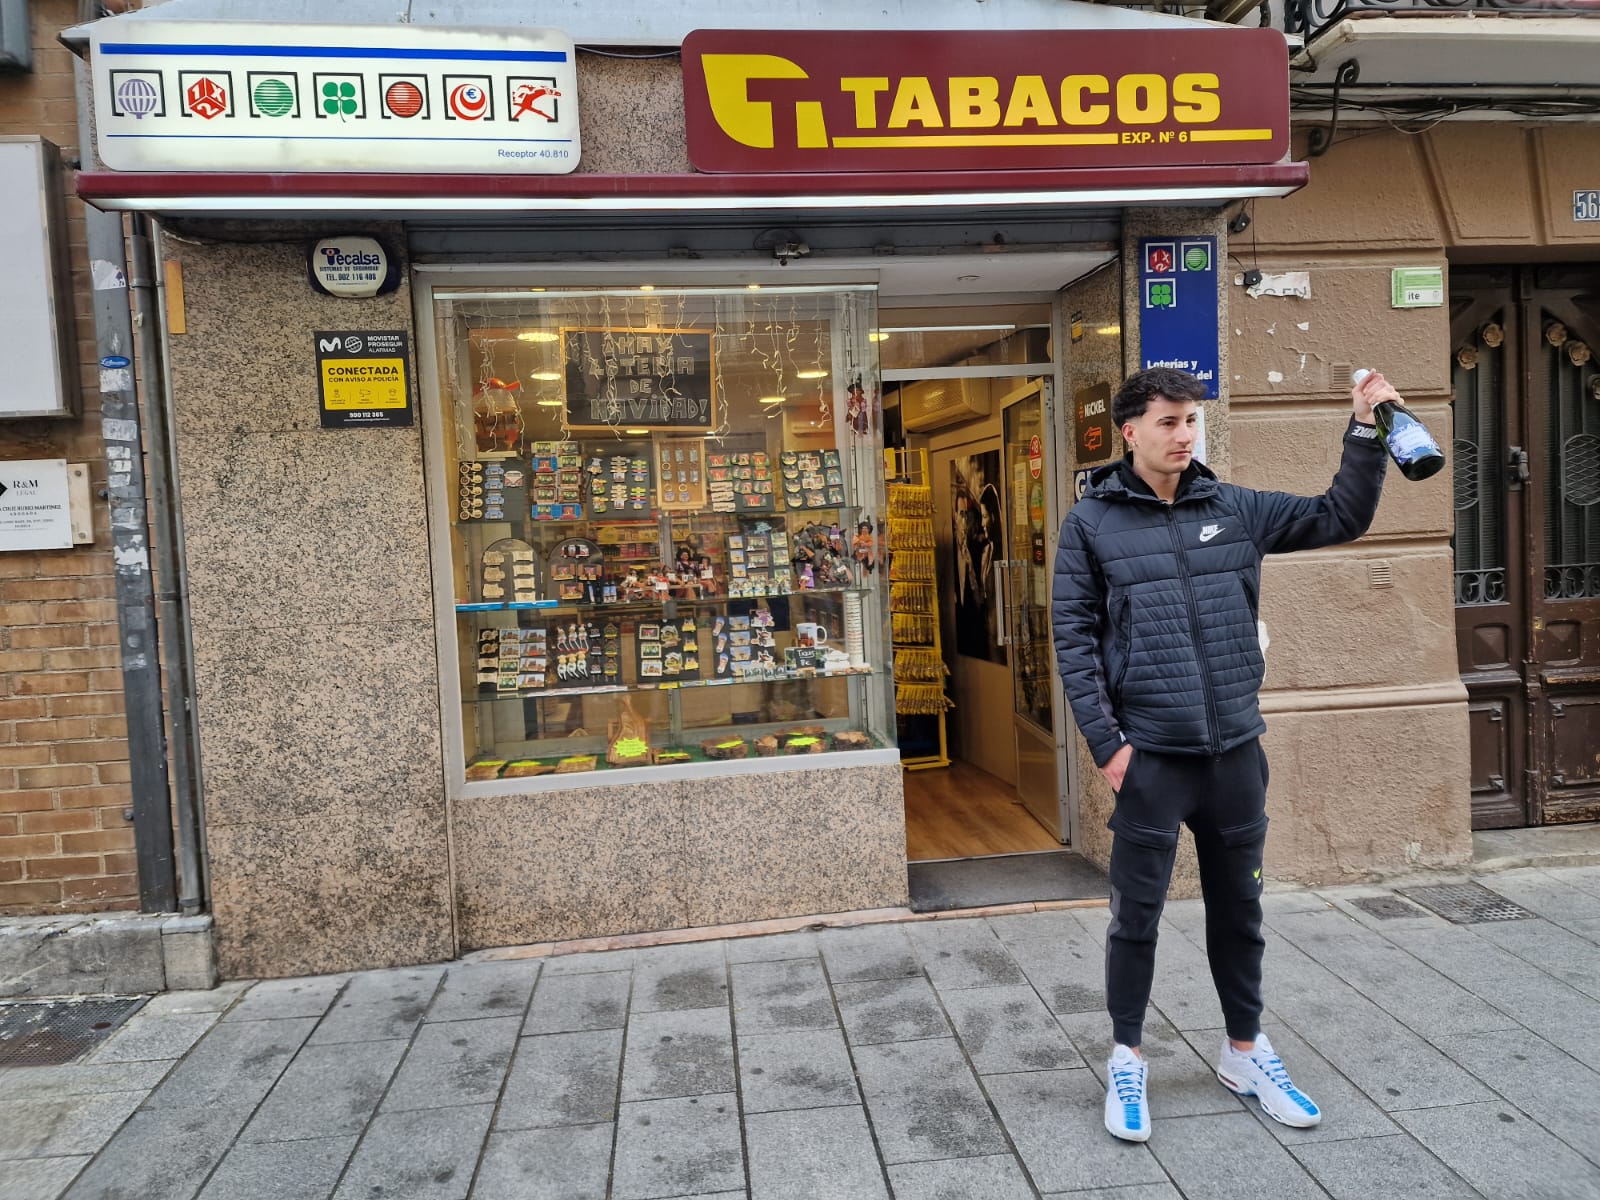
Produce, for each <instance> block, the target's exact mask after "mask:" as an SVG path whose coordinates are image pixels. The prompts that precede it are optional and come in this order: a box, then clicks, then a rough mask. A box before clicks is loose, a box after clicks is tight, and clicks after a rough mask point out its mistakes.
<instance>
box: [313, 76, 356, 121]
mask: <svg viewBox="0 0 1600 1200" xmlns="http://www.w3.org/2000/svg"><path fill="white" fill-rule="evenodd" d="M359 107H360V105H359V104H357V103H356V85H355V84H353V83H335V82H333V81H331V80H330V81H329V82H327V83H325V84H323V85H322V111H323V112H325V113H327V114H328V116H330V117H353V116H355V115H356V110H357V109H358V108H359Z"/></svg>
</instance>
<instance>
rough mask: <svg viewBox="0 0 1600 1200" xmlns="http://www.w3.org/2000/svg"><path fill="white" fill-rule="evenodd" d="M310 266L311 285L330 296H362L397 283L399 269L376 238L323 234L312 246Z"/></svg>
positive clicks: (386, 288)
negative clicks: (333, 236)
mask: <svg viewBox="0 0 1600 1200" xmlns="http://www.w3.org/2000/svg"><path fill="white" fill-rule="evenodd" d="M310 270H311V285H312V286H313V287H314V288H316V290H317V291H319V292H324V293H326V294H327V295H329V296H343V297H346V298H352V299H353V298H364V297H368V296H378V295H383V294H386V293H388V292H392V291H394V290H395V289H396V288H397V287H399V286H400V272H399V271H397V270H395V268H394V263H393V261H392V260H391V259H390V258H389V252H388V251H387V250H385V249H384V248H383V246H382V244H381V243H380V242H378V241H377V239H375V238H369V237H338V238H323V239H322V240H321V241H320V242H318V243H317V244H316V245H315V246H313V247H311V254H310Z"/></svg>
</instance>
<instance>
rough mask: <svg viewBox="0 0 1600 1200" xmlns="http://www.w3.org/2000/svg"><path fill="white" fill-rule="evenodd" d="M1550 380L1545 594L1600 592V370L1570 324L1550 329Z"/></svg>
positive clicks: (1588, 596)
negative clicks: (1569, 331) (1572, 334)
mask: <svg viewBox="0 0 1600 1200" xmlns="http://www.w3.org/2000/svg"><path fill="white" fill-rule="evenodd" d="M1544 353H1545V359H1546V361H1545V368H1546V371H1545V377H1546V378H1547V379H1548V380H1549V381H1550V395H1549V399H1548V403H1549V414H1550V415H1549V424H1550V441H1549V456H1550V457H1549V462H1550V466H1551V469H1550V471H1549V472H1548V475H1547V481H1546V484H1545V497H1544V501H1545V518H1544V546H1545V551H1544V594H1545V599H1547V600H1592V599H1595V598H1597V597H1600V371H1597V370H1596V369H1595V362H1594V359H1593V357H1592V355H1591V352H1590V349H1589V347H1588V346H1587V345H1586V344H1584V343H1583V342H1580V341H1576V340H1573V339H1572V338H1571V337H1570V336H1569V335H1568V334H1567V332H1566V329H1565V326H1563V325H1561V324H1559V323H1558V322H1550V323H1549V324H1548V325H1547V328H1546V334H1545V344H1544Z"/></svg>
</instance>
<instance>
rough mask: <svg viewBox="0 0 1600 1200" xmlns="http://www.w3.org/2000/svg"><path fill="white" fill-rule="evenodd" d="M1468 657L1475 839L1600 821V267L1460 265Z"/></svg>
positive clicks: (1462, 631)
mask: <svg viewBox="0 0 1600 1200" xmlns="http://www.w3.org/2000/svg"><path fill="white" fill-rule="evenodd" d="M1451 293H1452V320H1451V334H1452V338H1453V344H1454V352H1453V363H1452V371H1453V381H1454V394H1455V416H1454V420H1455V438H1454V440H1455V447H1454V462H1455V467H1454V469H1455V506H1456V514H1455V516H1456V520H1455V537H1454V547H1455V558H1456V562H1455V567H1456V572H1455V578H1456V630H1457V648H1458V653H1459V658H1460V666H1461V672H1462V678H1463V680H1464V682H1465V683H1466V685H1467V691H1468V695H1469V698H1470V703H1469V711H1470V713H1471V722H1472V791H1473V827H1474V828H1479V829H1482V828H1495V827H1504V826H1513V825H1539V824H1556V823H1565V822H1572V821H1591V820H1595V819H1596V818H1600V369H1597V366H1596V363H1595V359H1594V349H1595V348H1597V347H1600V268H1595V267H1539V268H1531V267H1529V268H1520V269H1500V270H1488V269H1466V268H1463V269H1458V270H1457V271H1455V272H1454V273H1453V276H1452V284H1451Z"/></svg>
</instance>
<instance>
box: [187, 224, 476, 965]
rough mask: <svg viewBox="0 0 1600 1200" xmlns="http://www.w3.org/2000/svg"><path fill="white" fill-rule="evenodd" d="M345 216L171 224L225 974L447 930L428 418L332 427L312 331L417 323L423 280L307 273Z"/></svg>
mask: <svg viewBox="0 0 1600 1200" xmlns="http://www.w3.org/2000/svg"><path fill="white" fill-rule="evenodd" d="M335 231H336V230H329V229H320V228H319V229H309V228H304V229H302V228H296V229H290V230H279V231H274V232H272V233H266V234H264V233H263V231H261V230H260V229H259V228H255V229H251V230H249V231H248V233H245V232H244V231H241V230H239V229H237V228H236V227H229V226H223V225H217V226H208V227H194V226H190V227H186V228H185V230H184V231H183V234H182V237H181V238H180V237H167V238H165V239H164V240H163V243H162V248H163V254H164V256H165V257H166V258H167V259H169V260H176V261H177V262H178V263H179V264H180V266H181V268H182V271H183V281H184V288H185V294H186V311H185V314H184V315H185V318H186V321H187V326H188V332H187V333H184V334H176V335H172V336H171V337H170V339H169V342H170V346H171V354H170V370H171V381H172V392H173V405H174V410H175V415H176V422H175V424H176V435H175V442H176V452H177V457H178V471H179V492H180V498H181V504H182V519H183V528H184V537H185V545H186V555H187V569H188V586H189V597H190V619H191V625H192V630H193V637H194V647H195V676H196V719H197V722H198V725H199V740H200V755H201V768H202V775H203V779H204V782H205V805H206V827H207V846H208V854H209V862H210V870H211V881H212V896H213V905H214V909H215V915H216V922H217V938H218V962H219V966H220V968H221V971H222V973H223V974H224V975H225V976H232V977H239V976H257V977H259V976H273V975H290V974H300V973H304V972H321V971H339V970H354V969H360V968H367V967H380V966H387V965H393V964H398V963H412V962H420V961H426V960H429V959H439V958H445V957H448V956H449V955H450V954H451V953H452V952H453V950H454V943H453V938H452V933H451V914H450V894H449V884H448V871H447V865H446V864H447V860H448V853H447V848H446V825H445V805H444V777H443V769H442V749H441V745H440V732H439V728H440V721H439V698H438V697H439V687H438V671H437V668H436V666H435V663H436V657H435V653H434V640H433V611H432V595H431V591H430V585H429V578H430V565H429V559H428V539H427V517H426V509H425V505H424V496H423V474H422V451H421V430H420V423H419V425H417V426H413V427H412V428H409V429H370V430H324V429H322V428H320V422H319V417H318V406H317V374H316V361H315V347H314V343H313V337H312V334H313V331H315V330H328V329H357V330H360V329H406V330H410V329H411V324H412V321H411V307H410V306H411V296H410V290H409V288H407V287H402V288H401V289H400V290H399V291H398V292H396V293H395V294H393V295H390V296H385V297H379V298H375V299H371V300H337V299H334V298H332V297H328V296H321V295H318V294H317V293H315V292H313V291H312V290H311V288H310V286H309V284H308V283H307V282H306V251H307V248H308V247H309V245H310V243H311V242H312V241H314V240H315V239H316V238H317V237H321V236H325V235H326V234H327V233H329V232H335ZM384 232H388V233H389V234H390V235H391V236H390V238H389V241H390V246H391V249H394V248H397V247H399V246H401V245H403V244H404V242H403V239H402V238H400V237H397V236H392V235H393V234H395V233H396V232H397V231H392V230H390V231H384ZM264 237H265V238H271V239H275V240H263V238H264ZM402 277H404V275H403V264H402Z"/></svg>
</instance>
